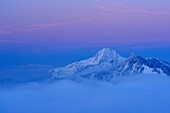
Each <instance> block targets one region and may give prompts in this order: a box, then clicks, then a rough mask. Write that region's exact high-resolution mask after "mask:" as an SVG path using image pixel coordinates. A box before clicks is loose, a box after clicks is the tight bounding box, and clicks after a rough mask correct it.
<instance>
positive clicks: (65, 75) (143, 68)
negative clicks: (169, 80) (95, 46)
mask: <svg viewBox="0 0 170 113" xmlns="http://www.w3.org/2000/svg"><path fill="white" fill-rule="evenodd" d="M132 74H157V75H161V76H162V75H164V76H170V65H169V63H166V62H164V61H162V60H160V59H158V58H143V57H141V56H135V55H134V54H133V53H132V54H130V55H129V57H128V58H124V57H122V56H120V55H119V54H117V53H116V51H114V50H113V49H111V48H104V49H102V50H100V51H99V52H98V53H97V54H96V55H95V56H94V57H92V58H89V59H87V60H83V61H79V62H75V63H72V64H69V65H67V66H65V67H59V68H56V69H53V70H50V71H49V73H48V74H47V75H46V78H48V79H52V80H60V79H77V78H87V79H97V80H107V81H109V80H111V79H112V78H113V77H115V76H125V75H132Z"/></svg>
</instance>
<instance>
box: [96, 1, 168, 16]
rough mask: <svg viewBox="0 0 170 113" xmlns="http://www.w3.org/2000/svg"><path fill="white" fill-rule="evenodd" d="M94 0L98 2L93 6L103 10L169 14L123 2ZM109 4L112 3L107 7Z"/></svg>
mask: <svg viewBox="0 0 170 113" xmlns="http://www.w3.org/2000/svg"><path fill="white" fill-rule="evenodd" d="M96 1H97V3H100V4H97V5H95V6H96V7H98V8H100V9H102V10H104V11H110V12H119V13H144V14H155V15H170V12H166V11H156V10H149V9H145V8H134V7H130V6H128V5H125V4H120V3H114V2H109V1H102V0H96ZM110 5H112V7H109V6H110Z"/></svg>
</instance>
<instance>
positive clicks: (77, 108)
mask: <svg viewBox="0 0 170 113" xmlns="http://www.w3.org/2000/svg"><path fill="white" fill-rule="evenodd" d="M0 113H170V78H169V77H165V76H161V75H160V76H158V75H133V76H132V75H131V76H126V77H116V78H114V79H113V81H112V82H111V83H108V82H101V81H89V80H84V81H81V83H77V82H73V81H69V80H63V81H57V82H55V83H27V84H26V83H25V84H20V85H17V86H15V87H5V86H3V87H1V89H0Z"/></svg>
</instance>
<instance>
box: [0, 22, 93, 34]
mask: <svg viewBox="0 0 170 113" xmlns="http://www.w3.org/2000/svg"><path fill="white" fill-rule="evenodd" d="M90 21H94V19H86V20H76V21H69V22H61V23H49V24H32V25H19V24H12V25H5V26H2V27H0V35H4V34H12V33H16V32H31V31H36V30H41V29H46V28H50V27H57V26H61V25H69V24H78V23H84V22H90Z"/></svg>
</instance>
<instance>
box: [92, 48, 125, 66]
mask: <svg viewBox="0 0 170 113" xmlns="http://www.w3.org/2000/svg"><path fill="white" fill-rule="evenodd" d="M93 60H94V62H96V63H100V62H107V61H108V62H110V61H113V62H115V63H120V62H123V61H125V58H123V57H121V56H120V55H119V54H117V53H116V51H114V50H113V49H111V48H103V49H101V50H100V51H99V52H97V54H96V55H95V56H94V57H93Z"/></svg>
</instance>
